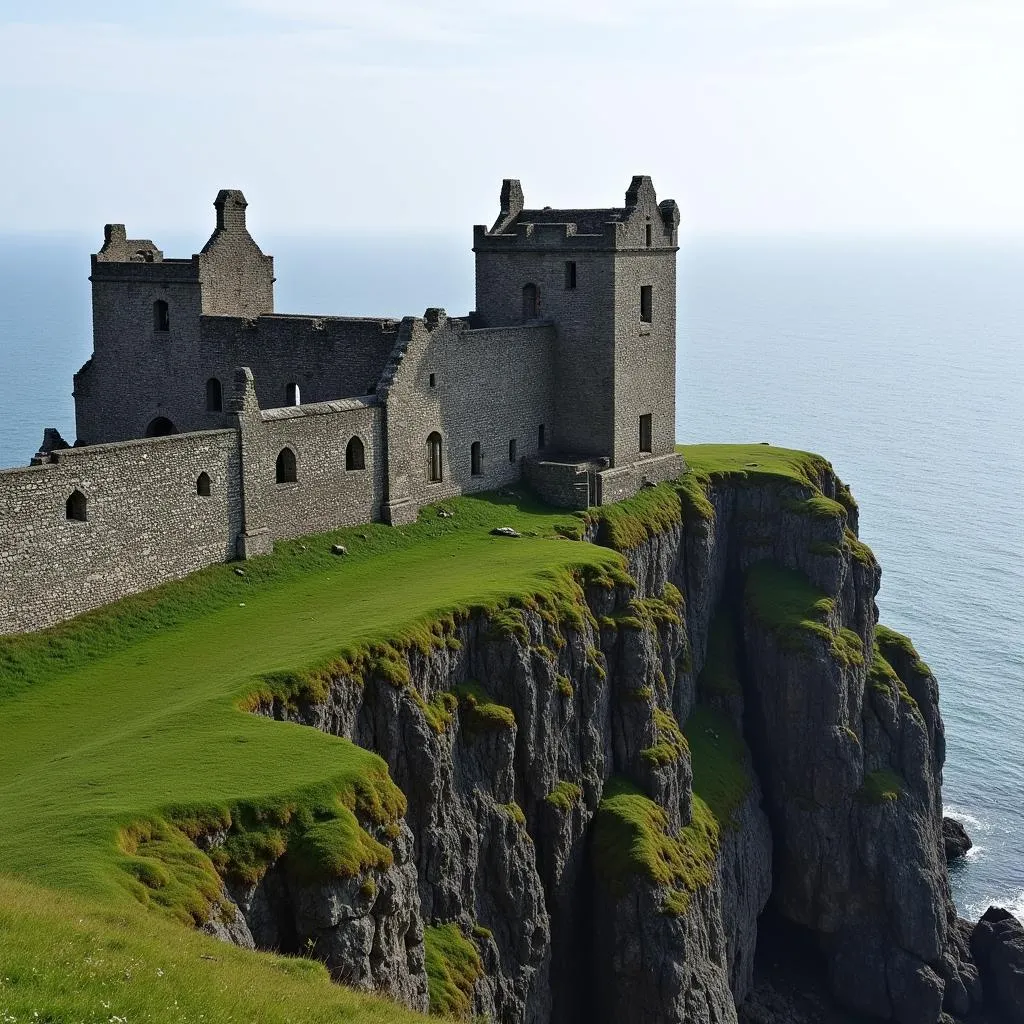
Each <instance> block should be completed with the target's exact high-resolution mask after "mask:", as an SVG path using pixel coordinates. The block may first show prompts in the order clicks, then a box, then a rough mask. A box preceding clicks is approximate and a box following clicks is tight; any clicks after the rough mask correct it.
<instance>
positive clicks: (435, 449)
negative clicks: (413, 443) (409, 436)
mask: <svg viewBox="0 0 1024 1024" xmlns="http://www.w3.org/2000/svg"><path fill="white" fill-rule="evenodd" d="M427 471H428V474H429V480H430V482H431V483H440V481H441V480H442V479H444V474H443V466H442V462H441V435H440V434H439V433H438V432H437V431H436V430H435V431H434V433H432V434H431V435H430V437H428V438H427Z"/></svg>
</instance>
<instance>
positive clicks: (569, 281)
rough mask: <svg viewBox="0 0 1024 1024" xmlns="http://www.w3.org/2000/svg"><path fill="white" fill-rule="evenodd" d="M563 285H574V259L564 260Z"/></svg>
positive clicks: (573, 286)
mask: <svg viewBox="0 0 1024 1024" xmlns="http://www.w3.org/2000/svg"><path fill="white" fill-rule="evenodd" d="M565 287H566V288H570V289H571V288H575V287H576V261H575V260H566V262H565Z"/></svg>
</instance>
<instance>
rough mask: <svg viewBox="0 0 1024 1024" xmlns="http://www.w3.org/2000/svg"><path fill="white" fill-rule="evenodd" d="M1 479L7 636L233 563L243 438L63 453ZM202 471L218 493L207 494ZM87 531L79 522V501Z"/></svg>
mask: <svg viewBox="0 0 1024 1024" xmlns="http://www.w3.org/2000/svg"><path fill="white" fill-rule="evenodd" d="M51 458H52V459H53V461H52V462H50V463H48V464H45V465H41V466H34V467H31V468H28V469H16V470H3V471H0V634H2V633H14V632H21V631H24V630H31V629H40V628H42V627H43V626H47V625H50V624H51V623H54V622H59V621H61V620H63V619H67V618H70V617H72V616H74V615H78V614H80V613H81V612H84V611H87V610H88V609H90V608H96V607H98V606H99V605H102V604H106V603H108V602H110V601H114V600H116V599H118V598H121V597H124V596H125V595H126V594H131V593H135V592H137V591H140V590H146V589H148V588H150V587H154V586H156V585H157V584H159V583H163V582H166V581H167V580H173V579H178V578H180V577H182V576H185V575H187V574H188V573H190V572H193V571H195V570H196V569H201V568H203V567H204V566H207V565H212V564H214V563H216V562H223V561H224V560H225V559H227V558H230V557H232V556H233V554H234V541H235V536H236V535H237V533H238V530H239V524H240V515H241V510H240V502H239V493H238V480H239V471H238V444H237V434H236V432H235V431H233V430H219V431H213V432H209V433H202V434H192V435H187V436H177V437H164V438H151V439H148V440H143V441H128V442H123V443H120V444H112V445H102V446H97V447H92V448H71V449H67V450H64V451H58V452H54V453H53V455H52V456H51ZM200 473H206V474H207V475H208V477H209V479H210V494H209V496H208V497H207V496H202V495H200V494H199V493H198V489H197V481H198V478H199V475H200ZM76 491H78V492H80V493H81V494H82V495H83V496H84V498H85V503H86V504H85V516H86V519H85V521H84V522H81V521H78V520H73V519H69V518H68V510H67V501H68V499H69V498H70V497H71V495H72V494H73V493H74V492H76Z"/></svg>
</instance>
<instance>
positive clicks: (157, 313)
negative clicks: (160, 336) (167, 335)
mask: <svg viewBox="0 0 1024 1024" xmlns="http://www.w3.org/2000/svg"><path fill="white" fill-rule="evenodd" d="M170 329H171V311H170V308H169V307H168V305H167V303H166V302H164V300H163V299H157V300H156V302H154V303H153V330H154V331H161V332H163V331H169V330H170Z"/></svg>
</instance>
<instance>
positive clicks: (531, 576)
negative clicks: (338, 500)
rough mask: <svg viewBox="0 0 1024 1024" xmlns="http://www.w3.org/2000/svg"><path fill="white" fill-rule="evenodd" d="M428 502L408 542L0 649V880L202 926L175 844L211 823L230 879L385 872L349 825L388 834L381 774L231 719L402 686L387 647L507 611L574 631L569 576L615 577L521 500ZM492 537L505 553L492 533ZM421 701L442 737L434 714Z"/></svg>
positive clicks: (215, 572) (198, 584)
mask: <svg viewBox="0 0 1024 1024" xmlns="http://www.w3.org/2000/svg"><path fill="white" fill-rule="evenodd" d="M448 507H450V508H451V509H452V510H453V511H454V512H455V515H454V517H453V518H451V519H441V518H438V517H437V515H436V510H433V509H427V510H425V511H424V513H423V515H422V516H421V519H420V522H418V523H417V524H414V525H412V526H409V527H404V528H400V529H392V528H390V527H385V526H362V527H358V528H354V529H350V530H342V531H337V532H336V533H333V534H329V535H325V536H322V537H316V538H308V539H305V540H303V541H296V542H292V543H288V544H282V545H279V546H278V548H277V550H276V552H275V554H274V555H272V556H269V557H267V558H262V559H256V560H253V561H252V562H248V563H246V564H245V565H244V566H243V567H242V569H243V572H244V575H243V576H239V575H236V573H235V571H234V569H235V567H233V566H217V567H213V568H211V569H208V570H204V571H203V572H200V573H197V574H195V575H194V576H192V577H189V578H188V579H186V580H184V581H182V582H180V583H174V584H169V585H167V586H164V587H161V588H159V589H158V590H156V591H153V592H151V593H147V594H143V595H139V596H138V597H135V598H129V599H127V600H126V601H123V602H120V603H119V604H117V605H112V606H110V607H108V608H104V609H102V610H101V611H98V612H95V613H91V614H89V615H86V616H83V617H81V618H80V619H77V620H74V621H72V622H70V623H67V624H65V625H62V626H59V627H56V628H54V629H51V630H48V631H45V632H43V633H38V634H31V635H27V636H21V637H12V638H2V639H0V780H2V783H0V821H2V822H3V828H2V829H0V872H3V873H4V874H6V875H10V876H19V877H21V878H24V879H28V880H31V881H32V882H34V883H37V884H39V885H42V886H47V887H50V888H53V889H60V890H67V891H71V892H74V893H76V894H79V895H82V896H85V897H89V898H92V899H94V900H96V901H98V904H100V905H106V906H108V907H121V908H126V907H134V906H137V905H138V904H139V903H140V902H141V903H145V904H149V905H152V906H154V907H156V908H158V909H161V910H163V911H165V912H166V915H170V916H173V917H177V918H179V919H182V920H197V919H198V920H201V919H203V918H204V917H205V916H207V915H209V914H211V913H214V912H216V907H215V905H214V902H215V882H216V879H215V876H214V875H213V874H212V872H211V870H210V869H211V867H212V866H213V862H211V861H210V860H209V859H208V858H206V856H205V855H203V854H201V853H199V852H198V851H197V850H196V849H195V847H193V846H191V844H190V843H189V842H188V839H189V837H192V836H195V835H198V834H200V833H202V832H204V831H207V830H209V829H211V828H213V827H219V828H223V827H228V829H229V831H228V840H227V842H226V843H225V846H224V848H223V849H221V850H219V851H216V852H215V854H214V858H215V860H216V866H217V867H218V868H219V869H220V870H221V871H222V872H224V873H235V874H237V875H239V876H241V877H246V878H254V877H258V876H259V874H260V872H261V871H262V870H264V869H265V866H266V865H267V863H269V862H270V861H271V860H272V859H273V858H275V857H276V856H278V855H280V853H281V852H282V850H284V849H287V850H288V851H289V855H290V856H292V857H293V858H294V860H295V863H296V865H297V866H298V867H299V869H300V870H303V871H307V872H308V873H310V874H314V875H316V874H325V873H326V874H341V875H345V874H355V873H358V872H360V871H363V870H366V869H372V868H373V867H379V866H382V865H383V864H384V863H386V862H387V859H388V858H389V857H390V854H389V853H388V851H387V849H386V847H384V846H382V845H381V844H380V843H379V842H377V841H376V840H375V839H374V838H373V837H372V836H371V835H370V833H369V832H368V831H367V830H366V828H364V827H363V826H364V825H369V824H374V825H380V826H382V827H383V828H384V830H385V831H387V829H388V828H389V827H393V825H394V822H395V821H396V819H397V818H398V817H399V816H400V815H401V814H402V813H403V812H404V798H403V797H402V794H401V793H400V792H399V791H398V790H397V788H396V787H395V786H394V785H393V783H392V782H391V780H390V779H389V777H388V774H387V769H386V765H385V764H384V762H383V761H382V760H381V759H380V758H378V757H377V756H376V755H374V754H371V753H369V752H368V751H365V750H362V749H360V748H358V747H356V746H354V745H353V744H351V743H348V742H347V741H344V740H341V739H338V738H335V737H332V736H328V735H326V734H324V733H321V732H319V731H318V730H315V729H309V728H304V727H302V726H298V725H292V724H288V723H281V722H275V721H272V720H269V719H266V718H263V717H260V716H256V715H253V714H250V713H248V711H246V710H244V709H245V708H246V707H250V708H251V707H252V706H253V705H254V702H256V701H266V700H268V699H270V698H271V697H274V696H276V697H277V698H279V699H285V700H292V701H294V700H298V699H301V698H304V697H310V696H314V697H315V696H317V695H318V694H322V693H323V692H325V690H326V685H327V681H328V680H329V679H330V678H331V676H332V675H333V674H337V673H339V672H345V671H350V672H352V673H354V674H355V676H356V677H357V678H361V677H362V678H368V677H369V675H376V676H379V677H381V678H383V679H384V680H385V681H386V682H387V683H389V684H391V685H396V686H407V685H408V682H407V671H403V669H404V668H405V663H404V657H403V654H404V649H405V648H407V647H412V646H416V647H418V648H420V649H430V648H432V647H438V646H442V645H450V644H451V643H452V642H453V632H452V631H453V628H454V622H455V620H456V619H458V618H460V617H463V616H467V615H469V614H471V613H472V612H473V611H477V610H479V611H483V612H489V613H494V612H496V611H498V610H500V609H501V608H502V607H504V606H506V605H508V604H510V603H523V602H528V603H532V604H533V605H534V606H537V607H540V608H542V609H543V610H544V614H547V615H550V616H551V617H552V618H553V619H557V618H558V617H562V618H563V619H564V618H565V617H566V616H572V615H577V616H582V615H583V614H584V613H583V612H582V611H580V610H579V609H578V608H577V607H576V606H577V605H578V603H579V600H580V596H581V593H582V591H581V590H580V584H579V582H578V581H577V579H576V578H574V574H577V575H582V576H584V577H586V576H588V575H589V576H591V577H594V578H599V579H603V578H607V577H608V576H609V575H615V574H622V568H621V562H620V560H619V558H618V556H616V555H614V554H612V553H611V552H609V551H607V550H603V549H601V548H598V547H595V546H593V545H586V544H575V543H571V542H569V541H566V540H564V539H561V538H559V537H558V534H557V532H556V527H557V526H559V525H560V524H564V523H565V522H566V521H567V517H566V516H565V515H563V514H559V513H555V512H552V511H551V510H549V509H546V508H544V507H542V506H539V505H537V504H536V503H532V502H531V501H530V500H529V499H525V498H511V499H495V498H492V497H484V498H463V499H458V500H456V501H451V502H448ZM496 525H510V526H513V527H515V528H516V529H518V530H519V531H520V532H521V533H523V534H524V537H523V538H522V539H521V540H517V541H515V542H514V543H511V542H509V541H508V540H507V539H505V538H500V537H492V536H490V534H489V530H490V528H491V527H493V526H496ZM529 534H533V535H532V536H531V535H529ZM333 543H344V544H345V545H346V546H347V547H348V549H349V552H350V555H349V556H348V557H347V558H345V559H339V558H337V557H335V556H332V555H331V554H330V546H331V544H333ZM254 694H255V695H257V696H256V697H254ZM420 699H421V700H422V698H420ZM435 700H437V703H436V704H435V705H434V707H435V712H436V717H437V720H438V724H441V725H443V724H444V716H445V715H447V714H450V713H451V711H452V710H453V708H452V707H451V705H450V703H449V702H447V701H445V700H444V699H440V700H438V699H437V698H435ZM431 703H432V704H434V702H431ZM505 710H506V711H507V709H505Z"/></svg>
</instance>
